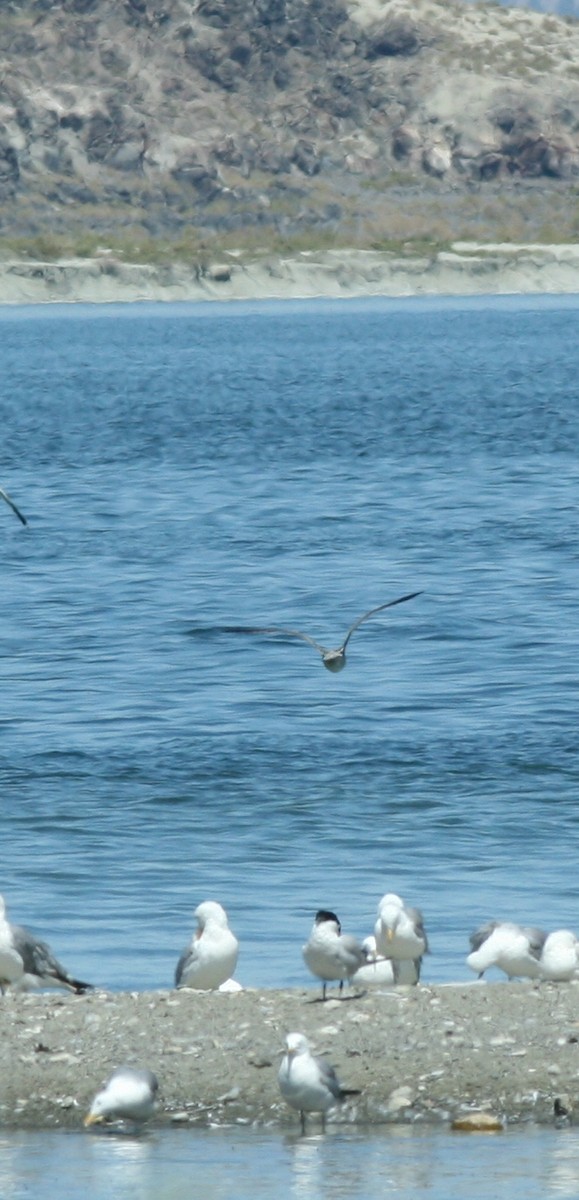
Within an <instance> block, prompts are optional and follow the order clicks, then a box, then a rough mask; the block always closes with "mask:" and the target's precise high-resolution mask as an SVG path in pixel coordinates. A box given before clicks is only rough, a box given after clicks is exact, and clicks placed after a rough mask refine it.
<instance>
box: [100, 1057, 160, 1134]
mask: <svg viewBox="0 0 579 1200" xmlns="http://www.w3.org/2000/svg"><path fill="white" fill-rule="evenodd" d="M158 1090H159V1083H158V1080H157V1077H156V1076H155V1075H153V1072H152V1071H148V1070H138V1069H137V1068H136V1067H117V1069H116V1071H113V1073H112V1075H111V1077H110V1079H109V1080H108V1082H107V1083H106V1084H105V1086H104V1088H101V1090H100V1092H97V1094H96V1096H95V1098H94V1100H93V1102H92V1104H91V1107H90V1112H89V1113H88V1114H87V1116H86V1117H85V1119H84V1123H85V1125H102V1124H104V1123H105V1122H106V1121H131V1122H133V1124H139V1125H140V1124H141V1123H142V1122H143V1121H148V1120H149V1117H152V1115H153V1113H154V1111H155V1100H156V1095H157V1092H158Z"/></svg>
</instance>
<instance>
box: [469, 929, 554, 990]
mask: <svg viewBox="0 0 579 1200" xmlns="http://www.w3.org/2000/svg"><path fill="white" fill-rule="evenodd" d="M546 940H547V934H546V933H545V932H544V931H543V930H542V929H535V928H534V927H532V926H526V925H517V924H516V922H514V921H489V922H488V923H487V924H486V925H481V926H480V928H479V929H475V931H474V933H472V934H471V936H470V944H471V947H472V951H471V953H470V954H469V955H468V958H467V960H466V961H467V965H468V966H469V967H470V968H471V970H472V971H476V973H477V975H478V977H479V979H481V978H482V976H483V975H484V973H485V971H487V970H488V969H489V967H498V968H499V970H501V971H504V973H505V975H507V976H508V978H509V979H540V977H541V964H540V958H541V952H542V950H543V946H544V944H545V942H546Z"/></svg>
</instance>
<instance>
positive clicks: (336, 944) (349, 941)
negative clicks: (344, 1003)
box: [302, 908, 366, 1000]
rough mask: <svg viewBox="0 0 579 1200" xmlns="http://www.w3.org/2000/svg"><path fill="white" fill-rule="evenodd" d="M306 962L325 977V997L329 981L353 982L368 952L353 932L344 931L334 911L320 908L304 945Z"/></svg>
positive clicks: (323, 984) (320, 975) (341, 985)
mask: <svg viewBox="0 0 579 1200" xmlns="http://www.w3.org/2000/svg"><path fill="white" fill-rule="evenodd" d="M302 954H303V956H304V961H305V964H306V966H307V967H308V968H309V970H310V971H311V973H312V975H317V977H318V979H321V980H322V1000H325V999H326V987H327V985H328V983H334V982H337V981H338V980H339V981H340V991H341V990H342V988H343V986H344V980H345V979H347V980H348V983H349V982H350V980H351V978H352V976H353V975H355V974H356V971H357V970H358V969H359V968H360V967H361V966H362V965H363V964H364V963H365V962H366V952H365V950H364V948H363V946H362V945H361V943H360V942H359V941H358V940H357V938H355V937H353V936H352V934H350V933H342V926H341V925H340V922H339V920H338V918H337V916H336V914H335V913H333V912H329V911H328V910H327V909H325V908H321V909H320V910H319V912H317V913H316V917H315V921H314V924H313V926H312V932H311V933H310V936H309V938H308V940H307V942H306V944H305V946H302Z"/></svg>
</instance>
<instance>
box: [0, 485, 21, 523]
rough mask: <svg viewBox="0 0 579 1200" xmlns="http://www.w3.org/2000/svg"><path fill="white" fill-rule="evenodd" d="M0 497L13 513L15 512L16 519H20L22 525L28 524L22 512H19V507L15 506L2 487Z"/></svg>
mask: <svg viewBox="0 0 579 1200" xmlns="http://www.w3.org/2000/svg"><path fill="white" fill-rule="evenodd" d="M0 498H1V499H2V500H5V501H6V503H7V505H8V507H9V508H11V509H12V512H13V513H16V516H17V517H18V520H19V521H22V524H23V525H28V521H27V520H26V517H25V516H23V514H22V513H21V512H20V509H19V508H17V507H16V505H15V503H14V501H13V500H11V499H10V496H9V495H8V492H5V491H4V489H3V488H0Z"/></svg>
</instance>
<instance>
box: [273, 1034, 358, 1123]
mask: <svg viewBox="0 0 579 1200" xmlns="http://www.w3.org/2000/svg"><path fill="white" fill-rule="evenodd" d="M278 1083H279V1090H280V1092H281V1094H282V1096H283V1098H284V1100H285V1101H286V1102H287V1103H288V1104H289V1105H291V1107H292V1108H297V1110H298V1112H299V1114H300V1119H301V1125H302V1133H305V1131H306V1113H308V1112H314V1113H315V1112H319V1113H321V1114H322V1128H325V1119H326V1113H327V1112H328V1109H330V1108H335V1106H336V1104H340V1103H341V1101H342V1100H345V1099H346V1098H347V1097H348V1096H359V1095H360V1092H359V1090H358V1089H357V1088H343V1087H342V1086H341V1084H340V1081H339V1079H338V1077H337V1075H336V1072H335V1071H334V1068H333V1067H331V1066H330V1064H329V1063H328V1062H326V1060H325V1059H324V1058H317V1057H316V1056H315V1055H313V1054H312V1052H311V1050H310V1043H309V1042H308V1039H307V1037H305V1036H304V1034H303V1033H288V1035H287V1037H286V1053H285V1054H284V1057H283V1059H282V1062H281V1066H280V1069H279V1073H278Z"/></svg>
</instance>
